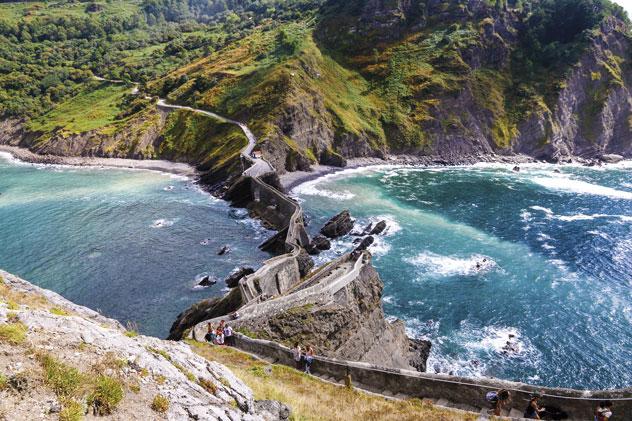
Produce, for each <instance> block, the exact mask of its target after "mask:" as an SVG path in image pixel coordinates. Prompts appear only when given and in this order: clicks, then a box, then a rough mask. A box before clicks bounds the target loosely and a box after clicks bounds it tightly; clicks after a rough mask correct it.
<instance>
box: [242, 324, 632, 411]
mask: <svg viewBox="0 0 632 421" xmlns="http://www.w3.org/2000/svg"><path fill="white" fill-rule="evenodd" d="M235 345H236V347H237V348H239V349H241V350H244V351H246V352H250V353H253V354H256V355H258V356H260V357H262V358H264V359H267V360H270V361H272V362H274V363H276V364H283V365H288V366H291V367H293V366H294V364H295V363H294V360H293V359H292V353H291V350H290V349H289V348H288V347H286V346H283V345H281V344H278V343H276V342H272V341H266V340H261V339H252V338H249V337H247V336H244V335H242V334H239V333H237V334H236V338H235ZM312 373H314V374H317V375H319V376H326V377H329V378H332V379H333V380H335V381H337V382H339V383H344V381H345V378H346V377H347V376H351V380H352V384H353V385H354V386H355V387H358V388H361V389H365V390H368V391H371V392H375V393H381V394H385V395H389V396H404V397H410V398H428V399H434V400H440V399H445V400H448V401H450V402H454V403H458V404H463V405H468V406H472V407H476V408H487V407H488V403H487V402H486V401H485V394H486V393H487V392H489V391H491V390H499V389H507V390H509V391H510V392H511V396H512V398H511V399H512V400H511V402H510V404H511V406H513V407H514V408H520V409H521V408H526V407H527V405H528V402H529V398H530V396H531V395H532V394H534V393H538V394H540V395H541V396H542V397H541V400H540V401H541V405H542V406H544V407H546V406H547V405H548V406H555V407H558V408H560V409H561V410H563V411H565V412H567V413H568V415H569V418H570V419H574V420H592V419H593V413H594V410H595V408H596V407H597V405H598V403H599V402H600V401H602V400H610V401H612V402H613V404H614V405H613V408H612V409H613V412H614V414H615V415H616V417H617V418H616V419H621V420H632V388H628V389H618V390H572V389H561V388H549V387H540V386H532V385H527V384H523V383H516V382H510V381H504V380H498V379H488V378H480V379H471V378H464V377H457V376H448V375H442V374H429V373H419V372H415V371H410V370H401V369H391V368H385V367H380V366H377V365H373V364H368V363H362V362H354V361H343V360H337V359H334V358H326V357H319V356H316V357H315V359H314V363H313V365H312ZM613 419H614V418H613Z"/></svg>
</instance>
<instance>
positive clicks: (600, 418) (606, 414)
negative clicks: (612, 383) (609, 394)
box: [595, 401, 612, 421]
mask: <svg viewBox="0 0 632 421" xmlns="http://www.w3.org/2000/svg"><path fill="white" fill-rule="evenodd" d="M611 408H612V402H610V401H602V402H599V406H598V407H597V409H596V410H595V421H608V420H609V419H610V417H612V409H611Z"/></svg>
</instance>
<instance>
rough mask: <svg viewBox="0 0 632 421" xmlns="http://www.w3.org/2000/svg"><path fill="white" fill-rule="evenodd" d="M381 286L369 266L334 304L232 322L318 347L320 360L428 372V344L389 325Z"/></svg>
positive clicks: (401, 327) (272, 337) (261, 334)
mask: <svg viewBox="0 0 632 421" xmlns="http://www.w3.org/2000/svg"><path fill="white" fill-rule="evenodd" d="M382 289H383V284H382V281H381V279H380V277H379V275H378V273H377V271H376V270H375V269H374V268H373V266H372V265H371V264H368V265H366V266H364V267H363V268H362V270H361V271H360V273H359V275H358V276H357V277H356V278H355V279H354V280H353V281H352V282H351V283H350V284H348V285H347V286H346V287H344V288H342V289H341V290H339V291H338V292H337V293H336V294H335V295H334V297H333V300H331V301H329V300H325V302H320V301H319V300H315V301H314V302H310V303H307V304H305V305H301V306H298V307H294V308H291V309H289V310H285V311H282V312H279V313H277V314H274V315H267V314H266V315H265V317H257V318H254V319H251V320H243V321H240V320H239V319H237V320H234V321H231V323H232V324H233V325H234V326H237V327H243V328H246V329H248V330H249V331H251V332H254V333H255V334H256V335H257V337H261V338H264V339H269V340H273V341H276V342H281V343H284V344H285V345H288V346H290V347H292V346H294V342H299V343H301V344H311V345H313V346H315V349H316V352H317V353H318V354H320V355H325V356H328V357H334V358H339V359H346V360H352V361H365V362H370V363H374V364H377V365H381V366H387V367H396V368H406V369H414V370H418V371H425V368H426V359H427V358H428V355H429V353H430V342H427V341H417V340H411V339H409V338H408V337H407V336H406V330H405V326H404V322H402V321H399V320H397V321H394V322H389V321H387V320H386V318H385V315H384V311H383V309H382V303H381V298H382Z"/></svg>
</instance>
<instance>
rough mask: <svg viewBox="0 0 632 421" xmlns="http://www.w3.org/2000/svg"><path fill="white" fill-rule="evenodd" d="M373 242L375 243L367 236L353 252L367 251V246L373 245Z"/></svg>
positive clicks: (371, 237)
mask: <svg viewBox="0 0 632 421" xmlns="http://www.w3.org/2000/svg"><path fill="white" fill-rule="evenodd" d="M374 241H375V239H374V238H373V236H371V235H369V236H368V237H365V238H363V239H362V242H361V243H360V245H359V246H358V247H356V249H355V250H354V252H359V251H364V250H366V249H368V248H369V246H370V245H371V244H373V242H374Z"/></svg>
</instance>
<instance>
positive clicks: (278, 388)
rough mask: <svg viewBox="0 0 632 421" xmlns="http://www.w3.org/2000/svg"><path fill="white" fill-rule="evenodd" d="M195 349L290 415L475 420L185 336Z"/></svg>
mask: <svg viewBox="0 0 632 421" xmlns="http://www.w3.org/2000/svg"><path fill="white" fill-rule="evenodd" d="M189 344H191V345H192V347H193V349H194V351H195V352H196V353H198V354H199V355H201V356H203V357H205V358H207V359H209V360H211V361H217V362H219V363H220V364H223V365H225V366H227V367H228V368H230V369H231V370H232V371H233V372H234V373H235V374H236V375H237V377H239V378H240V379H241V380H242V381H244V382H245V383H246V384H247V385H248V386H249V387H250V388H251V389H252V390H253V392H254V394H255V399H272V400H278V401H281V402H283V403H285V404H288V405H290V407H291V408H292V419H293V420H295V421H298V420H301V421H311V420H322V421H325V420H331V421H337V420H378V419H379V420H384V421H388V420H393V421H405V420H411V421H412V420H433V421H443V420H445V421H448V420H450V421H452V420H475V419H476V418H477V416H476V415H474V414H472V415H466V414H463V413H459V412H454V411H450V410H447V409H439V408H435V407H433V406H432V405H431V404H429V403H426V402H422V401H420V400H418V399H410V400H405V401H398V400H387V399H384V398H381V397H377V396H373V395H369V394H366V393H363V392H358V391H356V390H350V389H347V388H345V387H341V386H336V385H333V384H331V383H327V382H324V381H322V380H319V379H317V378H314V377H311V376H308V375H306V374H303V373H301V372H299V371H297V370H294V369H292V368H289V367H286V366H283V365H277V364H273V365H270V364H267V363H264V362H262V361H259V360H256V359H254V358H252V357H251V356H249V355H247V354H244V353H242V352H240V351H237V350H235V349H231V348H225V347H217V346H210V345H208V344H203V343H200V342H195V341H189ZM267 367H271V371H268V372H266V369H267Z"/></svg>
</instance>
